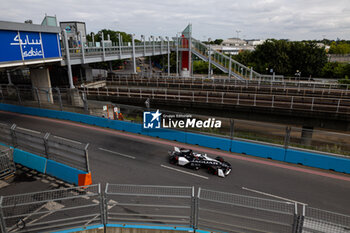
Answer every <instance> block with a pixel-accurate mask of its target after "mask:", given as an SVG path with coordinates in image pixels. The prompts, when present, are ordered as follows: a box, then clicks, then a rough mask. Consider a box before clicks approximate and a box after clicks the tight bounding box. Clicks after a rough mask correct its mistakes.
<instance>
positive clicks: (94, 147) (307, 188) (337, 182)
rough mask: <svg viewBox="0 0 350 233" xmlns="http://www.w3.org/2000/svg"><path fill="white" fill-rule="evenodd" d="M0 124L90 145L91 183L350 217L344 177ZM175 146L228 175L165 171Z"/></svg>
mask: <svg viewBox="0 0 350 233" xmlns="http://www.w3.org/2000/svg"><path fill="white" fill-rule="evenodd" d="M0 122H2V123H7V124H12V123H15V124H17V125H18V126H20V127H24V128H28V129H32V130H37V131H41V132H51V133H53V134H55V135H58V136H61V137H65V138H69V139H72V140H77V141H81V142H88V143H90V147H89V160H90V168H91V171H92V175H93V182H94V183H102V184H105V183H107V182H108V183H115V184H143V185H170V186H196V187H202V188H207V189H213V190H217V191H223V192H234V193H237V192H238V193H247V191H243V190H242V187H246V188H249V189H253V190H258V191H261V192H266V193H269V194H272V195H276V196H280V197H284V198H288V199H292V200H295V201H299V202H303V203H307V204H308V205H309V206H311V207H315V208H320V209H324V210H329V211H334V212H338V213H342V214H347V215H350V198H349V197H350V176H349V175H345V174H341V173H335V172H330V171H324V170H319V169H311V168H307V167H303V166H297V165H291V164H287V163H280V162H275V161H271V160H265V159H260V158H255V157H251V156H246V155H239V154H234V153H228V152H224V151H220V150H214V149H208V148H204V147H198V146H189V145H185V144H181V143H178V142H173V141H167V140H162V139H157V138H151V137H146V136H142V135H137V134H129V133H125V132H121V131H115V130H111V129H105V128H100V127H94V126H90V125H85V124H79V123H74V122H69V121H62V120H56V119H48V118H41V117H34V116H27V115H21V114H16V113H7V112H1V111H0ZM174 145H179V146H182V147H190V148H192V149H194V150H195V151H198V152H204V153H207V154H208V155H209V156H213V157H215V156H217V155H220V156H224V157H225V160H227V161H228V162H230V163H231V165H232V168H233V171H232V173H231V174H230V175H229V176H228V177H226V178H220V177H217V176H214V175H210V174H208V173H207V171H206V170H204V169H202V170H199V171H194V170H191V169H186V168H182V167H177V166H173V165H170V164H169V163H168V155H167V151H168V150H171V149H172V147H173V146H174Z"/></svg>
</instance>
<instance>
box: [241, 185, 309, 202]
mask: <svg viewBox="0 0 350 233" xmlns="http://www.w3.org/2000/svg"><path fill="white" fill-rule="evenodd" d="M242 189H244V190H247V191H250V192H253V193H258V194H261V195H265V196H268V197H273V198H277V199H281V200H284V201H288V202H292V203H297V204H301V205H307V204H306V203H303V202H300V201H295V200H291V199H288V198H284V197H280V196H276V195H273V194H270V193H264V192H261V191H258V190H254V189H250V188H246V187H242Z"/></svg>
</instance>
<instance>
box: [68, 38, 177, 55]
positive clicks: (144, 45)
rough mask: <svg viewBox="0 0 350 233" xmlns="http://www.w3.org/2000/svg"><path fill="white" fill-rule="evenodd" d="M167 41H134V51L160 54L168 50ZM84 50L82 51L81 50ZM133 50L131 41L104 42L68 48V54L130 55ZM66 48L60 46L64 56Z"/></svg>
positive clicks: (144, 53)
mask: <svg viewBox="0 0 350 233" xmlns="http://www.w3.org/2000/svg"><path fill="white" fill-rule="evenodd" d="M167 43H168V42H167V41H162V42H160V41H155V42H149V41H147V42H140V43H135V46H134V48H135V53H136V54H143V55H144V56H146V54H152V55H157V54H162V53H164V54H165V53H167V51H168V44H167ZM172 45H173V42H169V46H172ZM83 50H84V51H83ZM132 52H133V46H132V45H131V42H126V43H125V42H124V43H121V44H120V45H118V44H106V45H105V46H102V45H100V44H98V46H97V44H96V43H95V44H92V43H91V44H90V45H89V46H85V47H84V46H83V47H81V46H78V47H74V48H69V54H70V56H71V57H72V58H74V57H77V56H83V54H84V56H103V54H105V55H107V56H108V55H109V56H119V57H122V56H123V55H124V56H125V55H128V56H132ZM65 53H66V50H65V49H64V48H62V54H63V56H65Z"/></svg>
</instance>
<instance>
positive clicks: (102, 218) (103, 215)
mask: <svg viewBox="0 0 350 233" xmlns="http://www.w3.org/2000/svg"><path fill="white" fill-rule="evenodd" d="M98 191H99V194H100V195H99V197H100V213H101V221H102V224H103V226H104V229H105V231H106V218H105V216H106V211H107V208H105V205H104V203H105V193H104V192H102V191H101V184H99V187H98Z"/></svg>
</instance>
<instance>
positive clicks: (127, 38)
mask: <svg viewBox="0 0 350 233" xmlns="http://www.w3.org/2000/svg"><path fill="white" fill-rule="evenodd" d="M102 32H103V34H104V39H105V40H107V37H108V35H109V36H110V38H111V41H112V42H114V43H119V34H120V35H121V36H122V40H123V42H131V40H132V39H131V34H127V33H126V32H121V31H113V30H110V29H102V30H100V31H98V32H97V33H94V40H95V41H102ZM86 39H87V40H88V41H89V42H92V37H91V34H88V35H87V36H86Z"/></svg>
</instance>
